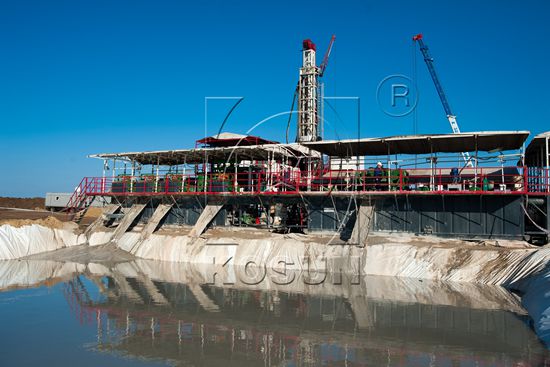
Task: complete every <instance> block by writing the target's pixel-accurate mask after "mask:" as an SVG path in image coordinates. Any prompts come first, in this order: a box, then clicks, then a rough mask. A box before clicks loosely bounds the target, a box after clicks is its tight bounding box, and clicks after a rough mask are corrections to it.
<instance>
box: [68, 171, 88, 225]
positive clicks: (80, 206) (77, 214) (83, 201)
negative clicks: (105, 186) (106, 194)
mask: <svg viewBox="0 0 550 367" xmlns="http://www.w3.org/2000/svg"><path fill="white" fill-rule="evenodd" d="M93 183H94V181H93V180H88V177H84V178H83V179H82V181H80V184H78V186H77V187H76V188H75V190H74V192H73V194H72V195H71V197H70V198H69V201H68V203H67V206H65V209H63V211H64V212H66V213H67V214H69V215H74V217H73V220H75V221H76V222H77V223H78V222H80V220H81V219H82V217H83V216H84V214H86V211H87V210H88V207H89V206H90V204H91V203H92V201H93V200H94V197H93V196H89V195H88V194H87V193H88V192H90V191H91V188H92V185H93Z"/></svg>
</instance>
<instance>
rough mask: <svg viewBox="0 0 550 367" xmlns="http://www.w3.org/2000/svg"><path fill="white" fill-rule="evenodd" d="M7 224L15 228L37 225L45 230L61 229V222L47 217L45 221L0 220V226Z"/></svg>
mask: <svg viewBox="0 0 550 367" xmlns="http://www.w3.org/2000/svg"><path fill="white" fill-rule="evenodd" d="M4 224H8V225H10V226H12V227H15V228H20V227H23V226H28V225H31V224H38V225H40V226H43V227H47V228H57V229H59V228H63V222H62V221H60V220H59V219H57V218H55V217H52V216H49V217H47V218H45V219H35V220H32V219H4V220H0V225H4Z"/></svg>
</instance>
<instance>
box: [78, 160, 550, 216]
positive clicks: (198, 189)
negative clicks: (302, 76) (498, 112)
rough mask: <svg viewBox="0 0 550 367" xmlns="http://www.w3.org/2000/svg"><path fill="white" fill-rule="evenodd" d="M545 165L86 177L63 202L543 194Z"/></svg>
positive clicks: (548, 173) (549, 182) (548, 183)
mask: <svg viewBox="0 0 550 367" xmlns="http://www.w3.org/2000/svg"><path fill="white" fill-rule="evenodd" d="M549 187H550V170H549V169H542V168H539V169H532V168H528V167H519V166H511V167H478V168H477V169H464V170H463V171H462V172H461V173H459V174H456V172H455V173H453V172H452V171H451V169H450V168H432V169H430V168H428V169H423V168H420V169H407V170H405V169H384V170H374V169H362V170H316V171H311V172H307V171H297V170H280V171H264V170H258V171H250V172H237V173H235V172H232V173H230V172H209V173H207V174H204V173H196V174H170V175H165V176H159V177H154V178H151V179H149V177H139V176H122V177H117V178H111V177H85V178H83V179H82V181H81V183H80V184H79V186H78V187H77V189H76V190H75V192H74V193H73V195H72V196H71V199H70V200H69V204H68V205H67V207H72V208H79V207H80V206H81V205H82V202H83V201H85V199H86V197H87V196H94V195H122V196H124V195H143V196H147V195H222V194H223V195H227V194H231V195H252V194H260V193H261V194H280V195H285V194H302V193H320V192H321V193H327V194H328V193H335V192H358V193H365V194H377V193H391V194H395V195H398V194H407V195H410V194H430V193H432V194H517V195H520V194H537V195H548V194H549V191H550V190H549Z"/></svg>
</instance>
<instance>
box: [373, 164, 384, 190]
mask: <svg viewBox="0 0 550 367" xmlns="http://www.w3.org/2000/svg"><path fill="white" fill-rule="evenodd" d="M383 175H384V165H383V164H382V162H378V163H376V168H375V169H374V182H375V183H376V185H375V187H376V191H381V190H382V185H381V184H380V183H381V182H382V176H383Z"/></svg>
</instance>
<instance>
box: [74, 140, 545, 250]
mask: <svg viewBox="0 0 550 367" xmlns="http://www.w3.org/2000/svg"><path fill="white" fill-rule="evenodd" d="M228 136H230V138H231V139H230V140H231V144H237V145H231V144H229V142H228V141H225V140H224V139H221V138H220V137H218V136H216V137H209V138H205V139H202V140H201V142H203V143H204V144H205V142H208V144H207V146H204V147H198V148H194V149H181V150H166V151H153V152H129V153H107V154H97V155H94V156H93V157H94V158H99V159H102V160H104V172H103V175H102V176H101V177H85V178H84V179H83V180H82V182H81V184H80V185H79V186H78V188H77V189H76V190H75V194H74V198H73V200H72V202H74V203H77V202H79V201H84V200H88V201H89V198H91V197H97V196H100V197H110V199H111V202H113V203H119V204H121V205H122V206H123V207H128V208H129V207H130V206H132V205H135V204H138V205H143V206H144V208H143V215H142V217H143V220H146V219H147V218H148V217H150V215H152V213H153V212H154V211H155V210H157V207H158V205H162V204H166V205H170V207H166V209H165V210H163V211H162V215H163V216H164V215H166V218H165V219H164V220H163V223H166V224H180V225H190V226H195V225H196V224H197V221H200V222H201V224H200V228H197V233H196V234H195V235H197V236H198V235H200V233H202V232H203V231H204V230H205V229H206V228H207V227H208V226H210V225H220V226H224V225H239V226H242V225H247V226H258V227H262V226H263V227H266V228H272V229H277V228H280V227H283V228H285V230H299V231H318V230H320V231H330V232H338V233H340V234H341V236H342V238H345V239H346V240H348V241H352V242H353V241H354V240H355V241H356V242H364V240H361V238H366V237H364V235H359V233H361V231H359V229H358V228H354V226H355V222H357V223H363V224H361V226H362V227H364V226H368V227H369V228H367V229H366V230H365V231H363V232H362V233H363V234H367V235H368V233H369V231H370V230H371V229H372V230H374V231H386V232H409V233H423V234H433V235H440V236H451V237H462V238H472V239H473V238H513V239H525V238H535V237H540V238H544V239H543V241H545V240H546V239H547V237H548V231H549V230H550V220H548V215H547V213H548V212H550V208H549V207H550V203H549V200H548V197H549V194H550V170H549V167H547V166H544V165H541V162H540V157H541V156H544V154H546V155H547V153H540V154H539V152H538V150H537V149H541V148H545V147H547V143H546V145H545V144H544V143H541V138H540V136H539V137H537V139H535V140H534V143H533V144H535V145H536V146H531V145H530V146H529V147H528V149H527V151H528V152H529V155H528V156H527V158H529V157H531V156H533V157H536V159H537V161H536V162H534V161H531V160H530V159H528V160H526V159H525V158H526V157H525V154H524V152H523V150H524V149H523V146H524V143H525V141H526V139H527V137H528V136H529V132H526V131H512V132H510V131H508V132H506V131H501V132H475V133H462V134H440V135H414V136H394V137H386V138H366V139H357V140H339V141H314V142H304V143H300V144H299V143H293V144H279V143H276V142H271V141H267V140H264V139H261V138H256V137H249V136H239V135H236V134H228ZM542 136H543V137H544V136H545V135H542ZM235 141H237V143H235ZM239 141H242V142H245V143H243V145H239ZM258 142H262V144H259V145H255V144H257V143H258ZM546 149H547V148H546ZM463 152H470V153H471V154H470V155H469V156H471V157H472V158H471V161H468V162H465V161H464V160H463V155H462V153H463ZM534 163H537V165H534ZM107 168H108V169H107ZM108 171H111V172H108ZM144 172H150V173H144ZM108 173H110V174H108ZM220 203H223V204H220ZM361 203H363V204H361ZM364 203H369V204H368V205H367V204H364ZM361 205H366V207H369V208H371V209H372V213H371V212H370V210H367V211H364V212H365V213H368V215H367V217H365V218H366V219H368V220H367V221H365V220H361V219H360V220H359V221H357V219H356V218H355V217H356V216H357V213H361V209H360V207H361ZM204 208H210V209H212V208H214V209H215V210H211V213H210V212H209V213H210V214H208V213H205V212H204V210H205V209H204ZM210 209H209V210H210ZM140 213H141V211H140ZM159 213H160V212H159ZM207 214H208V215H207ZM199 218H202V219H199ZM133 220H137V219H136V218H133V219H132V221H133ZM203 222H204V223H203ZM365 223H367V224H365ZM155 226H156V225H155ZM354 231H355V232H354ZM347 232H349V233H347ZM352 232H353V233H352ZM346 233H347V234H346ZM350 233H351V234H350ZM357 239H359V240H357Z"/></svg>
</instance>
